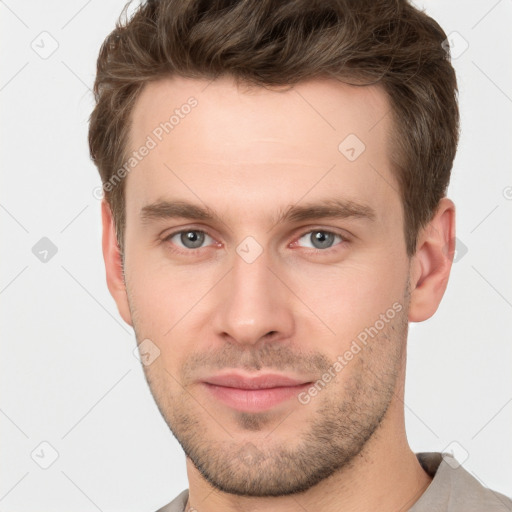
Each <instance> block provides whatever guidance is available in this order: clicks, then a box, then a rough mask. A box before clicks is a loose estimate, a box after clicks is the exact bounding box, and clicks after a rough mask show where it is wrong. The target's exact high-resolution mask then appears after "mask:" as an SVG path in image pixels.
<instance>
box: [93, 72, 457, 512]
mask: <svg viewBox="0 0 512 512" xmlns="http://www.w3.org/2000/svg"><path fill="white" fill-rule="evenodd" d="M190 96H194V97H195V98H196V99H197V101H198V105H197V106H196V107H195V108H194V109H192V110H191V112H190V114H188V115H187V116H185V117H184V118H183V119H181V120H180V123H179V124H178V125H177V126H175V128H174V129H173V131H172V133H170V134H169V135H167V136H166V137H164V138H163V140H162V141H161V142H160V143H159V144H158V145H157V146H156V147H155V148H154V149H152V150H151V152H150V153H149V154H148V155H147V156H146V157H145V158H144V159H143V160H142V161H141V162H140V163H139V164H138V165H137V167H136V168H135V169H133V171H131V172H130V173H129V174H128V176H127V177H126V183H125V185H126V188H125V198H126V231H125V260H124V279H123V273H122V265H121V259H120V255H119V251H118V248H117V244H116V238H115V230H114V223H113V220H112V216H111V213H110V209H109V207H108V205H107V203H105V202H104V203H103V206H102V215H103V252H104V258H105V264H106V271H107V283H108V287H109V290H110V292H111V294H112V296H113V297H114V299H115V301H116V303H117V306H118V309H119V311H120V314H121V315H122V317H123V318H124V320H125V321H126V322H127V323H128V324H130V325H132V326H133V327H134V330H135V333H136V337H137V340H138V342H139V343H140V342H142V340H144V339H147V338H149V339H150V340H151V341H152V343H154V344H155V345H156V346H157V347H158V348H159V350H160V356H159V357H157V358H156V359H155V361H154V362H152V363H151V364H150V365H148V366H144V371H145V374H146V378H147V380H148V383H149V386H150V389H151V392H152V393H153V395H154V397H155V400H156V403H157V405H158V407H159V409H160V411H161V413H162V416H163V418H164V419H165V421H166V422H167V424H168V425H169V427H170V428H171V430H172V432H173V433H174V435H175V436H176V438H177V439H178V441H179V442H180V443H181V445H182V447H183V448H184V451H185V453H186V455H187V458H186V465H187V475H188V480H189V502H188V504H187V505H188V506H190V507H193V508H195V509H196V510H198V511H200V512H203V511H204V512H214V511H221V510H222V511H231V510H233V511H234V510H247V511H256V510H258V511H270V510H272V511H274V512H275V511H279V512H280V511H288V510H298V509H300V508H301V507H303V508H304V509H305V510H323V511H326V512H329V511H335V510H336V511H339V510H347V511H370V510H377V509H378V510H380V511H388V510H389V511H397V510H406V509H408V508H409V507H411V506H412V504H413V503H414V502H415V501H417V499H418V498H419V497H420V496H421V494H422V493H423V492H424V490H425V489H426V488H427V487H428V485H429V484H430V482H431V478H430V477H429V476H428V475H427V474H426V473H425V472H424V471H423V469H422V468H421V466H420V465H419V463H418V461H417V459H416V456H415V455H414V453H413V452H412V450H411V449H410V447H409V445H408V442H407V438H406V433H405V425H404V404H403V397H404V381H405V360H406V341H407V329H408V322H409V321H412V322H421V321H423V320H426V319H428V318H430V317H431V316H432V315H433V314H434V313H435V311H436V309H437V307H438V305H439V303H440V301H441V299H442V296H443V294H444V291H445V289H446V285H447V282H448V277H449V273H450V269H451V264H452V259H453V252H454V245H453V239H454V237H455V206H454V204H453V202H452V201H451V200H449V199H448V198H443V199H442V200H441V202H440V203H439V207H438V209H437V211H436V213H435V215H434V216H433V218H432V220H431V222H430V223H429V225H428V226H426V227H425V229H423V230H422V231H421V232H420V233H419V237H418V244H417V251H416V253H415V255H414V256H413V257H412V258H408V257H407V254H406V248H405V238H404V232H403V211H402V204H401V200H400V197H399V195H398V192H397V191H398V184H397V181H396V179H395V177H394V175H393V171H392V168H391V165H390V163H389V158H388V155H389V154H390V151H391V148H390V147H389V133H390V132H391V130H392V128H393V127H392V125H391V120H390V117H389V116H388V115H386V114H387V112H389V103H388V99H387V96H386V94H385V93H384V92H383V90H381V89H380V88H379V87H378V86H366V87H354V86H348V85H345V84H342V83H340V82H337V81H334V80H329V79H325V80H320V79H317V80H311V81H308V82H304V83H301V84H299V85H296V86H294V87H293V88H291V89H288V90H287V89H286V88H274V89H264V88H249V87H246V86H243V87H242V86H237V85H236V84H235V83H234V82H233V81H231V80H230V79H228V78H221V79H218V80H215V81H213V82H211V83H208V82H206V81H202V80H195V79H194V80H193V79H184V78H172V79H171V78H166V79H163V80H160V81H158V82H154V83H151V84H149V85H147V86H146V88H145V89H144V90H143V92H142V94H141V96H140V97H139V98H138V100H137V102H136V104H135V107H134V111H133V113H132V120H133V124H132V128H131V132H130V141H129V149H130V150H133V149H136V148H138V147H140V146H141V145H142V144H143V143H144V141H145V140H146V137H147V136H148V134H151V133H152V131H153V130H154V128H155V127H156V126H158V124H159V123H160V122H162V121H164V120H165V119H167V118H168V117H169V115H170V113H172V111H173V110H174V109H175V108H177V107H179V106H180V105H182V104H184V103H185V102H186V101H187V99H188V98H189V97H190ZM348 134H356V135H357V137H358V138H359V139H360V140H361V141H363V143H364V144H365V146H366V149H365V151H364V152H363V153H362V154H361V155H360V156H359V157H358V158H357V159H356V160H355V161H349V160H348V159H347V158H346V157H345V156H344V155H343V154H342V153H341V152H340V151H339V150H338V145H339V144H340V142H341V141H342V140H344V138H345V137H346V136H347V135H348ZM330 198H337V199H349V200H351V201H353V202H355V203H358V204H362V205H366V206H368V207H370V208H372V209H373V210H374V212H375V218H374V220H368V219H364V218H358V217H348V218H315V219H306V220H302V221H295V222H290V221H287V222H283V223H276V222H275V220H276V218H277V216H278V214H279V213H281V212H283V211H284V210H285V209H286V208H287V207H289V206H290V205H305V204H307V203H323V204H325V202H326V200H327V199H330ZM162 200H167V201H171V202H172V201H188V202H192V203H194V204H196V205H199V206H205V205H206V206H208V207H209V208H210V209H211V210H213V211H214V212H215V213H216V214H217V215H218V216H219V217H220V220H214V221H211V220H207V221H204V220H199V221H198V220H197V219H189V218H151V219H146V220H144V219H143V218H142V217H141V211H142V209H143V208H144V207H145V206H147V205H149V204H152V203H155V202H158V201H162ZM180 229H182V230H185V232H187V230H193V229H195V230H198V229H199V230H203V231H205V232H206V233H207V235H208V236H206V237H205V238H204V243H203V244H202V245H201V246H200V248H189V247H190V246H189V247H187V246H186V245H184V243H183V239H182V238H180V235H179V234H178V235H177V236H173V237H172V238H167V239H166V237H169V235H171V234H173V233H175V232H176V231H178V230H180ZM315 230H316V231H315ZM318 231H320V237H322V236H324V237H327V241H328V242H329V241H332V243H330V245H329V244H327V247H326V246H320V248H319V249H318V248H317V250H316V252H315V245H314V243H315V239H314V237H313V236H312V235H315V234H316V235H318ZM326 231H327V232H331V233H334V234H336V235H341V237H342V238H339V237H338V236H336V237H330V238H329V234H328V233H327V234H326V233H325V232H326ZM192 235H193V236H194V235H195V236H196V237H197V236H198V234H197V232H196V231H194V232H193V233H192ZM248 236H250V237H252V238H253V239H254V240H256V241H257V243H258V244H259V245H260V247H261V248H262V249H263V252H262V253H261V254H260V255H259V256H258V257H257V258H256V259H255V260H254V261H253V262H251V263H248V262H247V261H246V260H245V259H244V258H242V257H241V256H240V254H239V253H237V250H236V249H237V246H238V245H239V244H240V243H241V242H242V241H244V239H246V237H248ZM322 240H324V241H325V238H323V239H322ZM185 243H187V240H185ZM199 243H201V239H200V241H199ZM316 247H318V245H316ZM446 248H448V251H447V249H446ZM251 250H252V251H253V250H254V249H251ZM253 254H254V253H253ZM447 254H448V256H447ZM393 304H395V305H396V304H398V305H399V307H401V310H400V311H399V312H397V313H396V314H395V315H394V316H393V318H392V319H388V322H386V323H385V325H384V326H383V327H382V328H380V329H379V330H378V334H377V335H375V336H374V337H372V338H370V339H369V341H368V343H367V344H366V346H364V348H363V349H362V350H361V351H360V352H359V353H357V354H356V355H354V356H353V359H352V360H350V361H349V362H348V363H347V364H346V365H345V366H344V367H343V369H342V370H341V371H339V372H336V375H335V378H333V379H332V380H331V381H330V382H329V384H328V385H327V386H326V387H325V388H323V389H322V390H321V392H319V393H318V394H317V395H316V396H314V397H311V400H310V401H309V402H308V403H307V404H301V403H300V402H299V401H298V400H296V399H295V398H293V399H290V400H287V401H285V402H283V403H281V404H279V405H277V406H275V407H273V408H272V409H270V410H267V411H264V412H258V413H248V412H240V411H237V410H235V409H233V408H231V407H228V406H227V405H225V404H223V403H222V402H219V401H217V400H216V399H215V398H212V396H210V395H209V394H208V393H207V390H205V389H204V386H203V385H202V384H201V382H200V380H201V379H202V378H204V377H206V376H208V375H212V374H215V373H218V372H220V371H221V370H228V369H236V370H239V371H240V372H242V373H244V374H246V375H248V374H251V375H253V374H258V372H259V373H261V372H277V373H282V374H286V375H288V376H292V377H297V378H304V380H307V381H311V382H315V381H316V380H317V379H320V378H321V377H322V375H323V373H324V372H325V371H326V370H327V369H328V367H329V366H332V364H333V363H334V362H335V361H336V360H337V357H338V356H339V355H343V354H344V353H345V352H346V351H347V350H348V349H349V348H350V346H351V342H352V341H353V340H354V339H356V337H357V336H358V334H359V333H361V332H362V331H364V329H365V328H368V327H370V326H373V325H376V320H378V319H379V318H382V317H380V315H382V314H385V315H386V312H387V311H389V309H390V308H392V305H393Z"/></svg>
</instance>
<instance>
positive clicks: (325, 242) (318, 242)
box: [299, 229, 343, 249]
mask: <svg viewBox="0 0 512 512" xmlns="http://www.w3.org/2000/svg"><path fill="white" fill-rule="evenodd" d="M336 237H337V238H339V239H340V241H343V239H342V237H341V236H340V235H338V234H336V233H331V232H330V231H324V230H321V229H318V230H315V231H310V232H309V233H305V234H304V235H302V236H301V237H300V239H299V240H302V239H305V240H306V242H308V241H309V243H310V244H311V245H310V246H309V247H312V248H313V249H330V248H331V247H332V245H334V244H333V242H334V240H335V239H336Z"/></svg>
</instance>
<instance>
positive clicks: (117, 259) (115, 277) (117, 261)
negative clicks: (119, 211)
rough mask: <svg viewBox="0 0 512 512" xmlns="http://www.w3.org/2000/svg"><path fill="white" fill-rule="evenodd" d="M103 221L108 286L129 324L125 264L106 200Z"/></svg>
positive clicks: (104, 256)
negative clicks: (124, 275) (122, 260)
mask: <svg viewBox="0 0 512 512" xmlns="http://www.w3.org/2000/svg"><path fill="white" fill-rule="evenodd" d="M101 221H102V224H103V238H102V247H103V259H104V260H105V270H106V272H107V286H108V289H109V291H110V294H111V295H112V297H113V298H114V300H115V301H116V304H117V309H118V310H119V313H120V315H121V316H122V318H123V320H124V321H125V322H126V323H127V324H128V325H133V324H132V317H131V313H130V308H129V305H128V295H127V293H126V286H125V283H124V278H123V265H122V262H121V253H120V251H119V246H118V244H117V236H116V230H115V225H114V219H113V217H112V212H111V210H110V206H109V205H108V203H107V202H106V201H105V199H103V200H102V202H101Z"/></svg>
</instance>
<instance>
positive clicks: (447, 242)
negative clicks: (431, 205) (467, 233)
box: [409, 197, 455, 322]
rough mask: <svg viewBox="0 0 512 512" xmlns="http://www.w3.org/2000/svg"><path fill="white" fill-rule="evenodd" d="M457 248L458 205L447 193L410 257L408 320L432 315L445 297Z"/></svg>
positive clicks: (416, 320) (415, 320) (421, 318)
mask: <svg viewBox="0 0 512 512" xmlns="http://www.w3.org/2000/svg"><path fill="white" fill-rule="evenodd" d="M454 252H455V205H454V203H453V201H451V200H450V199H448V198H446V197H444V198H442V199H441V201H440V202H439V205H438V208H437V211H436V213H435V215H434V217H433V218H432V220H431V221H430V222H429V223H428V225H427V226H425V228H424V229H422V230H421V231H420V233H419V235H418V244H417V249H416V254H415V255H414V256H413V258H412V261H411V273H410V275H411V281H410V286H411V302H410V305H409V321H410V322H422V321H424V320H427V319H428V318H430V317H431V316H432V315H433V314H434V313H435V312H436V310H437V308H438V307H439V304H440V302H441V299H442V298H443V295H444V292H445V290H446V286H447V285H448V279H449V276H450V271H451V267H452V262H453V256H454Z"/></svg>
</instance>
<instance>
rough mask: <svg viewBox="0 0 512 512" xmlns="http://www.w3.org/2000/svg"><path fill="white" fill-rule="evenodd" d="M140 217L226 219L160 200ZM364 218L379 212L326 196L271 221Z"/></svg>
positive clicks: (371, 218)
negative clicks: (319, 200)
mask: <svg viewBox="0 0 512 512" xmlns="http://www.w3.org/2000/svg"><path fill="white" fill-rule="evenodd" d="M140 217H141V219H142V222H143V223H149V222H151V221H152V220H168V219H174V218H180V219H190V220H195V221H211V222H220V223H222V224H225V221H224V220H223V219H222V218H221V217H220V216H219V215H217V214H216V213H215V212H214V211H213V210H212V209H210V208H208V207H206V206H199V205H196V204H193V203H189V202H187V201H157V202H155V203H152V204H148V205H146V206H144V207H143V208H142V209H141V212H140ZM351 217H352V218H357V219H364V220H367V221H371V222H373V221H375V219H376V217H377V214H376V212H375V210H374V209H373V208H371V207H370V206H368V205H364V204H359V203H356V202H354V201H351V200H345V199H339V198H327V199H324V200H322V201H321V202H314V203H306V204H303V205H297V204H294V205H290V206H288V207H285V208H281V209H280V210H279V211H278V214H277V216H275V217H274V218H273V219H271V220H272V222H271V224H272V226H275V225H276V224H283V223H286V222H288V223H294V222H302V221H305V220H315V219H323V218H330V219H347V218H351Z"/></svg>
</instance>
